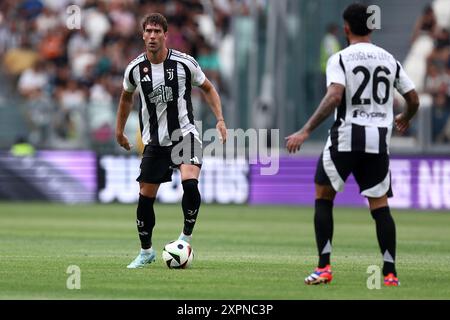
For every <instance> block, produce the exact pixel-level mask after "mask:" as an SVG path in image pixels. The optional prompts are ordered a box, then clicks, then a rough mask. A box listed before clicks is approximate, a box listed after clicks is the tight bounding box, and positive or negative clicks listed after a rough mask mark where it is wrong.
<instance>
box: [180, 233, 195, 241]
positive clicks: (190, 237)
mask: <svg viewBox="0 0 450 320" xmlns="http://www.w3.org/2000/svg"><path fill="white" fill-rule="evenodd" d="M181 237H187V238H188V242H191V240H192V234H190V235H186V234H184V233H183V231H181V234H180V238H181Z"/></svg>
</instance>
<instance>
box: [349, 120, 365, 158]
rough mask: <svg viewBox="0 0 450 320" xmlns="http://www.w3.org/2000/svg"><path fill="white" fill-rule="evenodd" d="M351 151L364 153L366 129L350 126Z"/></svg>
mask: <svg viewBox="0 0 450 320" xmlns="http://www.w3.org/2000/svg"><path fill="white" fill-rule="evenodd" d="M352 151H362V152H365V151H366V127H364V126H359V125H357V124H354V123H353V124H352Z"/></svg>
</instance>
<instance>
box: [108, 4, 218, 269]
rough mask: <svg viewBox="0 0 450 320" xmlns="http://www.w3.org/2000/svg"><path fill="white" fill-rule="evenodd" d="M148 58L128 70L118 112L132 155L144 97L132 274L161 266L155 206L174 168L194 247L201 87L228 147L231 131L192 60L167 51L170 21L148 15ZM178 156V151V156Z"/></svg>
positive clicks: (120, 133) (120, 136)
mask: <svg viewBox="0 0 450 320" xmlns="http://www.w3.org/2000/svg"><path fill="white" fill-rule="evenodd" d="M142 28H143V33H142V39H143V40H144V43H145V48H146V50H145V52H143V53H142V54H140V55H139V56H138V57H137V58H135V59H134V60H133V61H131V62H130V64H129V65H128V67H127V68H126V70H125V75H124V80H123V90H122V94H121V97H120V102H119V109H118V112H117V123H116V140H117V142H118V143H119V145H120V146H122V147H123V148H125V149H126V150H130V149H131V147H132V146H131V145H130V143H129V141H128V138H127V137H126V136H125V134H124V128H125V124H126V121H127V118H128V115H129V113H130V110H131V108H132V102H133V92H134V91H135V90H136V88H138V90H139V94H140V103H141V104H140V105H141V106H140V112H139V124H140V129H141V134H142V141H143V143H144V151H143V158H142V161H141V165H140V169H141V172H140V175H139V177H138V178H137V181H138V182H139V187H140V193H139V203H138V206H137V220H136V223H137V229H138V233H139V239H140V242H141V251H140V253H139V255H138V256H137V257H136V259H134V260H133V261H132V262H131V263H130V264H129V265H128V267H127V268H142V267H145V266H146V265H148V264H150V263H152V262H153V261H154V260H155V250H154V249H153V248H152V232H153V227H154V225H155V212H154V209H153V204H154V202H155V197H156V194H157V191H158V188H159V185H160V184H161V183H164V182H167V181H171V179H172V178H171V176H172V172H173V169H174V168H178V169H179V170H180V172H181V180H182V185H183V191H184V193H183V199H182V204H181V205H182V209H183V214H184V227H183V230H182V232H181V234H180V236H179V239H182V240H185V241H187V242H190V241H191V239H192V230H193V228H194V225H195V222H196V220H197V215H198V211H199V208H200V202H201V198H200V193H199V190H198V178H199V174H200V169H201V165H202V142H201V140H200V137H199V133H198V131H197V129H196V127H195V125H194V116H193V112H192V102H191V89H192V86H198V87H200V88H201V90H202V91H203V93H204V95H205V98H206V101H207V102H208V105H209V106H210V108H211V110H212V111H213V113H214V115H215V116H216V119H217V125H216V128H217V130H218V131H219V134H220V139H221V141H222V143H225V141H226V130H227V129H226V125H225V121H224V118H223V115H222V107H221V103H220V97H219V95H218V93H217V91H216V89H215V88H214V86H213V85H212V84H211V82H210V81H209V80H208V79H207V78H206V76H205V74H204V73H203V72H202V70H201V68H200V66H199V65H198V63H197V62H196V61H195V59H194V58H192V57H191V56H189V55H187V54H184V53H182V52H179V51H176V50H173V49H168V48H167V47H166V39H167V36H168V32H167V20H166V18H165V17H164V16H163V15H161V14H159V13H152V14H150V15H148V16H147V17H146V18H145V19H144V21H143V23H142ZM176 150H177V151H176Z"/></svg>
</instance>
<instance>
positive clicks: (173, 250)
mask: <svg viewBox="0 0 450 320" xmlns="http://www.w3.org/2000/svg"><path fill="white" fill-rule="evenodd" d="M162 257H163V260H164V261H165V262H166V264H167V266H168V267H169V268H171V269H186V268H188V267H189V266H190V265H191V263H192V260H193V259H194V251H193V250H192V247H191V245H190V244H189V243H187V242H186V241H184V240H175V241H170V242H169V243H168V244H166V245H165V247H164V250H163V253H162Z"/></svg>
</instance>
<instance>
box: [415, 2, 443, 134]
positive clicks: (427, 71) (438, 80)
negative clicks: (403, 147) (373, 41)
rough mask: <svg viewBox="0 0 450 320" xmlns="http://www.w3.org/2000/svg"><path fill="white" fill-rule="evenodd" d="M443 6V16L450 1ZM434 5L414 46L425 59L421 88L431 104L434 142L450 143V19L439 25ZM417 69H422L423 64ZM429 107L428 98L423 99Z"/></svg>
mask: <svg viewBox="0 0 450 320" xmlns="http://www.w3.org/2000/svg"><path fill="white" fill-rule="evenodd" d="M436 2H439V3H441V4H442V8H441V9H440V10H439V14H442V13H444V14H445V13H449V12H450V10H449V9H450V2H447V3H445V2H444V1H436ZM436 13H437V12H436V10H435V9H433V6H432V5H431V4H430V5H427V6H426V7H425V8H424V9H423V12H422V15H421V16H420V17H419V18H418V19H417V22H416V25H415V28H414V31H413V35H412V39H411V43H412V50H413V51H414V50H415V51H417V52H420V53H419V54H420V55H423V56H422V60H423V71H424V72H423V75H422V76H421V78H422V81H421V83H418V88H419V89H420V90H419V91H421V92H422V93H423V94H424V98H427V97H428V98H429V100H430V104H431V108H432V110H431V121H432V130H431V136H432V140H433V142H438V143H450V33H449V27H450V20H449V19H450V17H448V16H444V17H443V19H441V20H442V21H443V23H439V19H437V16H436ZM414 63H415V66H414V69H416V70H420V69H421V68H420V61H417V60H416V61H415V62H414ZM423 100H424V101H423V102H425V104H426V100H427V99H423Z"/></svg>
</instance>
